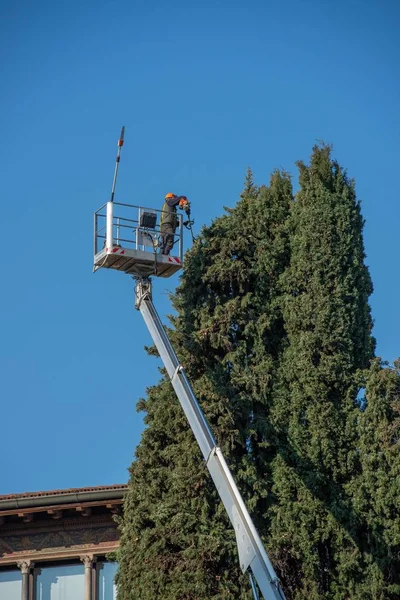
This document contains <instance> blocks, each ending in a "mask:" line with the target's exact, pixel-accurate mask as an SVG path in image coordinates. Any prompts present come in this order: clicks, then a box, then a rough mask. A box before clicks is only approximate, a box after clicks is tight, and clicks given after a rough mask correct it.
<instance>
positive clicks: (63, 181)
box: [0, 0, 400, 494]
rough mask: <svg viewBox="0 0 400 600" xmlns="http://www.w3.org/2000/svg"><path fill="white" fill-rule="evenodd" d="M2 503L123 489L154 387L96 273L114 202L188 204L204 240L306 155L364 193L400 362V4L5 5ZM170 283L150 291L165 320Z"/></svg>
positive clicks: (131, 320)
mask: <svg viewBox="0 0 400 600" xmlns="http://www.w3.org/2000/svg"><path fill="white" fill-rule="evenodd" d="M1 13H2V14H0V23H1V25H0V27H1V36H0V47H1V58H2V60H1V64H2V67H1V79H2V98H1V113H0V119H1V147H0V160H1V168H2V182H1V183H2V185H1V237H2V240H1V247H2V254H1V256H2V277H1V281H2V285H1V294H0V315H1V322H0V333H1V338H0V339H1V347H0V357H1V360H0V396H1V434H0V493H3V494H5V493H13V492H22V491H26V490H30V491H33V490H42V489H53V488H64V487H75V486H76V487H79V486H87V485H102V484H110V483H117V482H124V481H126V480H127V471H126V469H127V467H128V466H129V464H130V462H131V459H132V456H133V452H134V448H135V446H136V445H137V443H138V442H139V439H140V434H141V431H142V428H143V425H142V418H141V416H140V415H138V414H137V413H136V410H135V404H136V401H137V399H138V398H139V397H140V396H142V395H143V394H144V393H145V388H146V386H148V385H150V384H153V383H155V382H156V381H157V379H158V371H157V361H156V359H154V358H150V357H148V356H147V355H146V353H145V352H144V350H143V346H144V345H145V344H148V343H150V339H149V335H148V333H147V331H146V330H145V327H144V325H143V324H142V321H141V317H140V315H139V314H138V313H137V312H136V311H134V309H133V308H132V292H133V283H132V281H131V279H129V278H128V277H127V276H124V275H122V274H118V273H112V272H106V271H101V272H99V273H96V274H95V275H93V274H92V272H91V270H92V213H93V211H94V210H95V209H96V208H97V207H98V206H99V205H101V204H102V203H103V202H105V201H107V200H108V198H109V193H110V187H111V182H112V175H113V169H114V160H115V152H116V142H117V139H118V135H119V132H120V128H121V125H122V124H125V125H126V144H125V146H124V148H123V154H122V159H121V168H120V179H119V182H118V188H117V198H118V199H119V200H120V201H125V202H131V203H141V204H146V205H148V206H156V207H157V206H159V205H160V204H161V202H162V198H163V196H164V194H165V192H168V191H173V192H176V193H183V194H186V195H187V196H188V197H189V198H190V199H191V201H192V204H193V212H194V216H195V219H196V228H197V229H199V227H200V226H201V225H202V224H203V223H210V221H211V219H212V218H214V217H216V216H218V215H220V214H221V213H222V212H223V206H224V205H227V206H233V205H234V204H235V202H236V200H237V198H238V196H239V194H240V192H241V189H242V183H243V179H244V174H245V169H246V167H247V166H251V168H252V169H253V171H254V174H255V179H256V182H257V183H265V182H267V180H268V177H269V173H270V172H271V170H272V169H273V168H274V167H284V168H285V169H287V170H289V171H291V172H293V173H295V166H294V162H295V161H296V160H297V159H303V160H307V158H308V156H309V154H310V152H311V147H312V145H313V144H314V142H315V140H317V139H319V140H320V139H323V140H324V141H326V142H332V143H333V145H334V148H335V156H336V157H337V158H338V160H339V161H340V162H341V163H342V164H343V165H344V166H346V167H347V169H348V172H349V175H351V176H353V177H355V179H356V182H357V190H358V195H359V197H360V198H361V199H362V202H363V204H362V206H363V214H364V217H365V218H366V221H367V223H366V229H365V243H366V251H367V255H368V256H367V263H368V265H369V266H370V269H371V274H372V278H373V281H374V286H375V292H374V295H373V298H372V308H373V315H374V318H375V335H376V337H377V339H378V353H379V354H380V355H382V356H383V357H384V358H386V359H388V360H393V359H394V358H396V357H397V356H398V355H400V319H399V309H398V295H399V290H400V283H399V277H398V263H399V260H398V254H399V245H398V239H399V234H398V231H399V219H400V208H399V207H400V202H399V193H398V167H399V159H400V156H399V142H400V139H399V124H400V119H399V106H400V97H399V96H400V94H399V91H400V84H399V75H400V73H399V64H400V63H399V58H400V56H399V54H400V52H399V48H400V42H399V41H398V30H399V16H400V7H399V4H398V3H397V2H396V1H395V0H393V1H390V0H385V1H378V0H369V1H365V0H338V1H336V2H334V3H332V2H330V1H328V0H308V1H306V0H281V1H279V2H278V1H277V0H274V1H268V0H262V1H261V0H260V1H256V0H253V1H252V0H250V1H249V2H243V1H235V0H219V1H218V0H214V1H211V0H203V1H202V2H198V3H196V5H194V4H193V3H191V2H184V1H178V0H171V2H164V1H161V0H148V1H145V0H140V1H137V0H130V1H127V0H121V1H120V2H116V1H114V0H109V1H107V2H104V1H96V2H94V1H90V0H89V1H86V2H77V1H76V0H71V1H70V2H68V3H59V2H44V1H40V0H39V2H38V3H31V2H26V1H24V0H22V1H20V2H18V3H14V4H12V3H3V5H2V8H1ZM176 285H177V278H176V277H175V278H172V279H171V280H162V281H160V282H157V285H156V293H155V301H156V304H157V307H158V309H159V312H160V313H161V315H162V316H163V317H164V316H165V315H166V314H167V313H168V312H169V311H170V307H169V302H168V292H169V291H172V290H173V289H174V288H175V286H176Z"/></svg>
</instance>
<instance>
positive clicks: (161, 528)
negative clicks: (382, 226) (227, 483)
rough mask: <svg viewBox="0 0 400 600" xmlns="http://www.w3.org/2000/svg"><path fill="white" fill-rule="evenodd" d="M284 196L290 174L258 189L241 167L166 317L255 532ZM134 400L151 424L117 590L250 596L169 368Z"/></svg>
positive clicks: (283, 254)
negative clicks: (230, 198)
mask: <svg viewBox="0 0 400 600" xmlns="http://www.w3.org/2000/svg"><path fill="white" fill-rule="evenodd" d="M291 201H292V190H291V182H290V178H289V176H288V175H287V174H286V173H279V172H275V173H274V174H273V175H272V177H271V180H270V185H269V186H268V187H267V186H262V187H261V188H258V187H257V186H255V185H254V183H253V181H252V175H251V172H250V171H249V172H248V174H247V177H246V182H245V189H244V191H243V193H242V195H241V198H240V200H239V202H238V204H237V206H236V207H235V208H234V209H226V210H227V214H226V215H224V216H223V217H221V218H218V219H216V220H215V221H214V223H213V224H212V225H211V226H210V227H206V228H204V229H203V231H202V234H201V236H200V237H199V239H198V240H197V242H196V243H195V245H194V247H193V248H192V250H191V251H190V252H189V253H188V254H187V256H186V258H185V265H184V272H183V275H182V281H181V284H180V286H179V289H178V291H177V293H176V295H175V297H174V298H173V304H174V307H175V309H176V311H177V316H175V317H171V321H172V324H173V326H174V328H173V329H172V330H170V336H171V338H172V342H173V344H174V346H175V349H176V351H177V354H178V356H179V357H180V359H181V361H182V363H183V364H184V366H185V369H186V371H187V373H188V376H189V378H190V380H191V383H192V385H193V387H194V390H195V393H196V395H197V397H198V399H199V401H200V403H201V405H202V408H203V410H204V412H205V414H206V416H207V419H208V420H209V422H210V424H211V427H212V430H213V431H214V433H215V435H216V438H217V441H218V443H219V445H220V446H221V447H222V450H223V452H224V455H225V457H226V459H227V461H228V463H229V465H230V467H231V468H232V470H233V471H234V473H235V477H236V481H237V483H238V486H239V488H240V489H241V491H242V493H243V495H244V496H245V499H246V501H247V505H248V508H249V510H250V513H251V514H252V515H253V517H254V518H255V520H256V522H257V526H258V527H259V529H260V531H261V533H263V532H264V533H265V531H266V530H267V528H268V522H267V521H266V520H264V519H263V518H262V517H263V516H264V515H265V514H266V512H267V511H266V507H267V505H268V503H269V502H270V498H269V495H268V490H269V488H270V481H269V478H270V467H269V465H270V463H271V460H272V457H273V456H275V454H276V451H275V450H274V448H273V440H274V437H273V431H272V430H271V428H270V425H269V420H268V418H267V417H268V414H269V411H270V410H271V406H272V397H271V393H272V382H273V379H274V373H275V371H276V368H277V363H278V361H279V355H280V353H281V348H282V339H283V338H284V329H283V320H282V314H281V309H280V301H279V299H278V297H277V294H278V289H279V286H280V283H279V277H280V274H281V273H282V272H283V271H284V269H285V267H286V265H287V262H288V258H289V254H288V237H287V227H286V219H287V217H288V213H289V208H290V203H291ZM151 352H152V353H154V350H152V351H151ZM138 408H139V410H143V411H145V423H146V425H147V428H146V430H145V432H144V434H143V436H142V439H141V442H140V444H139V447H138V449H137V451H136V460H135V461H134V462H133V464H132V466H131V468H130V483H129V491H128V494H127V498H126V501H125V507H124V519H123V521H122V524H121V532H122V537H121V549H120V553H119V563H120V572H119V598H120V600H134V599H135V600H147V599H148V600H154V598H156V597H162V598H164V599H165V600H168V599H170V600H184V599H185V600H203V599H204V600H211V599H215V600H230V599H233V598H235V599H238V598H239V599H248V598H250V597H251V592H250V589H249V583H248V579H247V577H244V576H242V575H241V573H240V569H239V565H238V560H237V551H236V541H235V535H234V532H233V529H232V527H231V525H230V523H229V521H228V518H227V516H226V515H225V511H224V508H223V506H222V504H221V503H220V501H219V498H218V496H217V494H216V492H215V490H214V488H213V484H212V483H211V481H210V478H209V477H208V474H207V472H206V469H205V466H204V464H203V462H202V460H201V455H200V451H199V450H198V448H197V444H196V443H195V441H194V438H193V436H192V433H191V431H190V429H189V428H188V425H187V423H186V420H185V417H184V415H183V412H182V410H181V408H180V406H179V404H178V401H177V399H176V398H175V395H174V392H173V390H172V387H171V386H170V384H169V382H168V381H167V379H166V377H165V373H164V376H163V379H162V381H161V382H160V383H159V384H158V385H156V386H154V387H152V388H150V389H149V390H148V394H147V398H146V399H144V400H141V401H140V402H139V404H138Z"/></svg>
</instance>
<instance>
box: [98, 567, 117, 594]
mask: <svg viewBox="0 0 400 600" xmlns="http://www.w3.org/2000/svg"><path fill="white" fill-rule="evenodd" d="M117 568H118V565H117V563H116V562H100V563H98V565H97V589H98V596H97V598H98V600H117V586H116V585H115V582H114V579H115V575H116V573H117Z"/></svg>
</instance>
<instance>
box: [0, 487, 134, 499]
mask: <svg viewBox="0 0 400 600" xmlns="http://www.w3.org/2000/svg"><path fill="white" fill-rule="evenodd" d="M127 487H128V485H127V484H126V483H116V484H112V485H98V486H95V487H84V488H68V489H64V490H48V491H44V492H22V493H20V494H6V495H0V502H1V501H2V500H17V499H19V498H38V497H47V496H61V495H65V494H76V493H79V494H81V493H82V492H95V493H96V492H103V491H107V490H121V492H122V493H123V492H124V491H126V489H127Z"/></svg>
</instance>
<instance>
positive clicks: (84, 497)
mask: <svg viewBox="0 0 400 600" xmlns="http://www.w3.org/2000/svg"><path fill="white" fill-rule="evenodd" d="M126 489H127V486H126V485H111V486H102V487H92V488H79V489H68V490H54V491H50V492H35V493H24V494H13V495H8V496H0V600H21V599H22V600H116V597H117V595H116V586H115V582H114V577H115V573H116V569H117V564H116V562H115V561H114V560H113V559H112V555H111V556H110V553H112V552H114V551H115V550H116V549H117V548H118V545H119V532H118V528H117V523H116V520H115V515H118V514H121V512H122V504H123V497H124V494H125V492H126Z"/></svg>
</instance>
